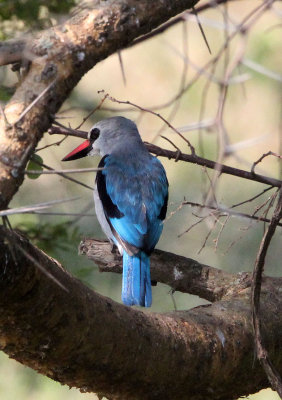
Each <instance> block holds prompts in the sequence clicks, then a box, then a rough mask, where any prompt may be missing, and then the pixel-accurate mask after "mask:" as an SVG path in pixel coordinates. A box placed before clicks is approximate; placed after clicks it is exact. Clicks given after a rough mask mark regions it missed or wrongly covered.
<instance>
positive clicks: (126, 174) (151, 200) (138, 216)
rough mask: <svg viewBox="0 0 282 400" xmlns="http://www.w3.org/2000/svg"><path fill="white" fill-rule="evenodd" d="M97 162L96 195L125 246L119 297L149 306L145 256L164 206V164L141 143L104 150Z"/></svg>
mask: <svg viewBox="0 0 282 400" xmlns="http://www.w3.org/2000/svg"><path fill="white" fill-rule="evenodd" d="M125 153H126V154H125ZM99 167H102V168H103V170H102V171H99V172H98V173H97V178H96V183H97V188H98V193H99V197H100V200H101V201H102V204H103V209H104V213H105V216H106V218H107V220H108V222H109V224H110V227H111V229H112V232H113V236H114V241H115V242H116V244H120V245H121V246H122V248H123V287H122V300H123V302H124V303H125V304H127V305H134V304H137V305H141V306H145V307H150V305H151V303H152V291H151V280H150V259H149V255H150V253H151V252H152V251H153V249H154V247H155V245H156V244H157V242H158V240H159V237H160V235H161V232H162V229H163V223H162V220H163V219H164V218H165V214H166V207H167V197H168V183H167V179H166V174H165V171H164V168H163V166H162V164H161V163H160V161H159V160H158V159H157V158H155V157H153V156H151V155H150V154H149V153H148V152H147V150H146V149H145V148H144V149H141V150H140V151H139V153H138V154H135V153H134V152H128V148H127V149H126V152H125V151H124V150H123V149H121V151H119V152H115V153H112V154H110V155H106V156H105V157H104V158H103V159H102V160H101V162H100V164H99Z"/></svg>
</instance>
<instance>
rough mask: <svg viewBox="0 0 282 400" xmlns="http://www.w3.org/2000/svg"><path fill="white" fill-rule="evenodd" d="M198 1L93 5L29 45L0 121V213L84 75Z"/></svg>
mask: <svg viewBox="0 0 282 400" xmlns="http://www.w3.org/2000/svg"><path fill="white" fill-rule="evenodd" d="M196 2H197V0H162V1H154V2H152V1H150V0H138V1H137V0H118V1H116V0H109V1H107V2H100V1H97V0H96V1H95V0H93V1H92V2H88V6H89V7H92V9H89V8H87V9H85V10H82V11H80V13H78V14H77V15H75V16H74V17H73V18H71V19H70V20H68V21H67V22H66V23H65V24H64V25H61V26H57V27H52V28H51V29H49V30H46V31H43V32H41V33H39V34H38V37H37V38H36V39H34V40H33V41H30V42H28V43H27V45H26V48H25V50H24V52H25V53H26V54H29V55H30V57H29V58H30V60H31V63H30V66H29V70H28V72H27V73H26V75H25V77H24V78H23V80H22V82H21V84H20V86H19V87H18V89H17V91H16V93H15V94H14V96H13V97H12V99H11V100H10V102H9V103H8V105H7V106H6V108H5V117H6V118H4V117H3V116H2V118H1V119H0V131H1V139H0V209H1V208H7V206H8V203H9V201H10V200H11V198H12V196H13V195H14V194H15V192H16V191H17V189H18V187H19V186H20V185H21V183H22V181H23V177H24V174H23V172H24V168H25V165H26V162H27V160H28V159H29V157H30V155H31V154H32V151H33V150H34V148H35V147H36V145H37V143H38V141H39V140H40V139H41V137H42V134H43V132H44V131H46V130H47V129H48V127H49V126H50V124H51V121H52V118H53V117H52V116H53V115H55V113H56V112H57V111H58V109H59V107H60V106H61V104H62V103H63V101H64V100H65V99H66V97H67V96H68V95H69V93H70V91H71V90H72V89H73V88H74V86H75V85H76V84H77V82H78V81H79V80H80V78H81V77H82V76H83V75H84V73H85V72H87V71H88V70H89V69H90V68H92V67H93V66H94V65H95V64H96V63H97V62H99V61H101V60H103V59H105V58H106V57H108V56H109V55H110V54H113V53H114V52H116V51H117V50H119V49H121V48H123V47H125V46H127V45H128V44H129V43H131V42H132V41H133V39H135V38H136V37H138V36H140V35H141V34H144V33H147V32H149V31H151V30H152V29H153V28H155V27H157V26H158V25H160V24H161V23H163V22H165V21H166V20H168V19H169V18H171V17H172V16H175V15H176V14H178V13H180V12H182V11H184V10H185V9H187V8H190V7H193V6H194V5H195V3H196ZM78 28H79V29H78ZM7 121H8V123H7ZM2 132H3V133H2Z"/></svg>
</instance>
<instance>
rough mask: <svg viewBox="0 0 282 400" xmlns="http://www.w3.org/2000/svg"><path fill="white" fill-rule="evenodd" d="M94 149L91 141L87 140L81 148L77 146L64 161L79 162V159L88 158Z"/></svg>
mask: <svg viewBox="0 0 282 400" xmlns="http://www.w3.org/2000/svg"><path fill="white" fill-rule="evenodd" d="M91 149H92V145H91V143H90V141H89V140H85V141H84V142H83V143H81V144H80V145H79V146H77V147H76V148H75V149H74V150H73V151H71V152H70V153H69V154H68V155H66V156H65V157H64V158H63V159H62V161H71V160H77V159H78V158H82V157H86V156H87V155H88V153H89V151H90V150H91Z"/></svg>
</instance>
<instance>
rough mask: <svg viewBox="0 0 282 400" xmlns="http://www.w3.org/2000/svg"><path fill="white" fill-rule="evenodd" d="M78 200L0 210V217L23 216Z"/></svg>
mask: <svg viewBox="0 0 282 400" xmlns="http://www.w3.org/2000/svg"><path fill="white" fill-rule="evenodd" d="M78 199H79V197H70V198H68V199H61V200H51V201H47V202H44V203H38V204H33V205H31V206H25V207H17V208H11V209H8V210H1V211H0V217H3V216H7V215H14V214H25V213H29V212H31V211H37V210H43V209H46V208H50V207H53V206H54V205H57V204H62V203H67V202H69V201H75V200H78Z"/></svg>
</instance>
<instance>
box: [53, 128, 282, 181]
mask: <svg viewBox="0 0 282 400" xmlns="http://www.w3.org/2000/svg"><path fill="white" fill-rule="evenodd" d="M48 132H49V134H50V135H54V134H58V135H69V136H76V137H81V138H84V139H86V138H87V132H85V131H81V130H79V131H76V130H74V129H69V128H63V127H60V126H52V127H50V128H49V130H48ZM145 145H146V147H147V149H148V150H149V151H150V153H152V154H155V155H156V156H160V157H166V158H169V159H174V160H176V161H185V162H190V163H192V164H198V165H202V166H203V167H207V168H211V169H214V170H216V171H220V172H221V173H224V174H228V175H233V176H237V177H239V178H243V179H248V180H251V181H255V182H260V183H265V184H267V185H271V186H274V187H281V186H282V181H281V180H279V179H275V178H271V177H267V176H263V175H259V174H256V173H254V172H249V171H245V170H243V169H239V168H234V167H230V166H228V165H224V164H220V163H217V162H216V161H212V160H208V159H207V158H203V157H199V156H197V155H196V154H184V153H182V152H179V151H172V150H167V149H163V148H161V147H159V146H156V145H154V144H152V143H145Z"/></svg>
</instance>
